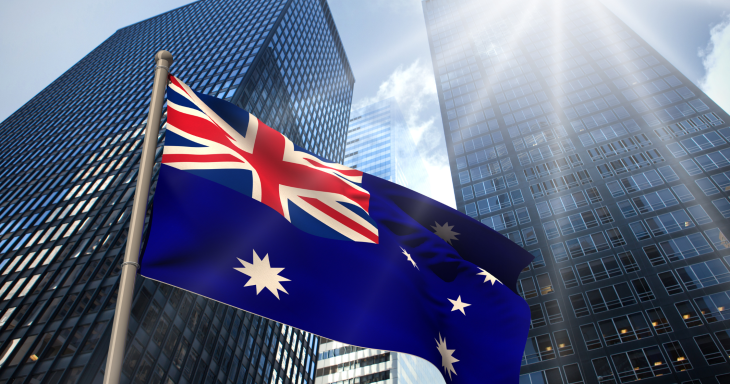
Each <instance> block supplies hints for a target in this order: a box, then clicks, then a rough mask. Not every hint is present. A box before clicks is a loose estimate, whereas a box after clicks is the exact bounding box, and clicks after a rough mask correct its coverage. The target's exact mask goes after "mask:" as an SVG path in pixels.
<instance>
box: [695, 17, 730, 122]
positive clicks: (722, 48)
mask: <svg viewBox="0 0 730 384" xmlns="http://www.w3.org/2000/svg"><path fill="white" fill-rule="evenodd" d="M698 54H699V56H700V57H701V58H702V63H703V64H704V66H705V76H704V77H703V78H702V79H700V88H702V90H703V91H705V93H706V94H707V96H710V98H712V100H714V101H715V102H716V103H717V104H718V105H719V106H720V107H721V108H723V109H724V110H725V111H727V112H730V13H729V14H726V15H725V20H723V21H722V22H720V23H718V24H716V25H715V26H714V27H712V29H711V30H710V41H709V42H708V43H707V47H706V48H705V49H700V51H699V52H698Z"/></svg>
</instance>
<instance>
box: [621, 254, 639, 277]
mask: <svg viewBox="0 0 730 384" xmlns="http://www.w3.org/2000/svg"><path fill="white" fill-rule="evenodd" d="M616 256H618V259H619V261H620V262H621V265H622V266H623V267H624V271H626V273H631V272H636V271H638V270H639V269H640V268H639V264H637V263H636V259H634V255H633V254H632V253H631V251H627V252H621V253H619V254H617V255H616Z"/></svg>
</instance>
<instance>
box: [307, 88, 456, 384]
mask: <svg viewBox="0 0 730 384" xmlns="http://www.w3.org/2000/svg"><path fill="white" fill-rule="evenodd" d="M343 164H344V165H347V166H348V167H351V168H355V169H359V170H361V171H363V172H366V173H369V174H371V175H374V176H377V177H380V178H382V179H385V180H388V181H391V182H394V183H398V184H400V185H403V186H405V187H409V183H408V180H418V179H419V178H420V179H423V178H425V177H426V168H425V165H424V164H423V161H422V160H421V158H420V156H419V155H418V153H417V152H416V149H415V144H414V143H413V139H412V138H411V135H410V133H409V131H408V125H407V124H406V122H405V120H404V119H403V115H402V114H401V111H400V108H399V107H398V103H397V102H396V100H395V98H392V97H391V98H387V99H385V100H381V101H379V102H376V103H373V104H370V105H367V106H365V107H362V108H358V109H354V110H353V111H352V112H351V113H350V126H349V128H348V133H347V146H346V148H345V162H344V163H343ZM376 382H378V383H383V384H398V383H400V384H440V383H443V382H444V381H443V378H442V377H441V374H440V373H439V371H438V369H437V368H436V367H434V366H433V365H432V364H431V363H429V362H427V361H426V360H423V359H420V358H417V357H414V356H411V355H407V354H403V353H395V352H389V351H382V350H376V349H366V348H360V347H356V346H352V345H349V344H344V343H340V342H337V341H333V340H329V339H325V338H322V343H321V344H320V346H319V357H318V363H317V373H316V378H315V384H368V383H376Z"/></svg>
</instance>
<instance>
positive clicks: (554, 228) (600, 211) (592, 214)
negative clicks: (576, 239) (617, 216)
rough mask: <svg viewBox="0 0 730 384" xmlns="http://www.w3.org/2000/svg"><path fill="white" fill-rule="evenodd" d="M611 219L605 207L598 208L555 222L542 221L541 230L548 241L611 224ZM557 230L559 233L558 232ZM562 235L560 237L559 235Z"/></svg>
mask: <svg viewBox="0 0 730 384" xmlns="http://www.w3.org/2000/svg"><path fill="white" fill-rule="evenodd" d="M613 221H614V220H613V217H612V216H611V212H609V210H608V208H606V207H599V208H596V209H595V210H592V211H590V210H589V211H583V212H580V213H576V214H573V215H570V216H566V217H561V218H559V219H557V220H551V221H544V222H543V224H542V225H543V229H544V230H545V235H546V236H547V238H548V240H552V239H555V238H558V237H560V236H567V235H571V234H573V233H576V232H580V231H583V230H586V229H589V228H594V227H597V226H599V225H601V224H609V223H612V222H613ZM558 229H559V230H560V232H558ZM561 234H562V235H561Z"/></svg>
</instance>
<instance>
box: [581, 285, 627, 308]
mask: <svg viewBox="0 0 730 384" xmlns="http://www.w3.org/2000/svg"><path fill="white" fill-rule="evenodd" d="M586 297H587V298H588V302H589V303H590V304H591V308H592V309H593V313H600V312H604V311H608V310H611V309H616V308H621V307H625V306H628V305H633V304H636V299H635V298H634V295H633V294H632V293H631V289H630V288H629V285H628V284H626V283H619V284H615V285H609V286H608V287H603V288H600V289H594V290H592V291H587V292H586Z"/></svg>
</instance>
